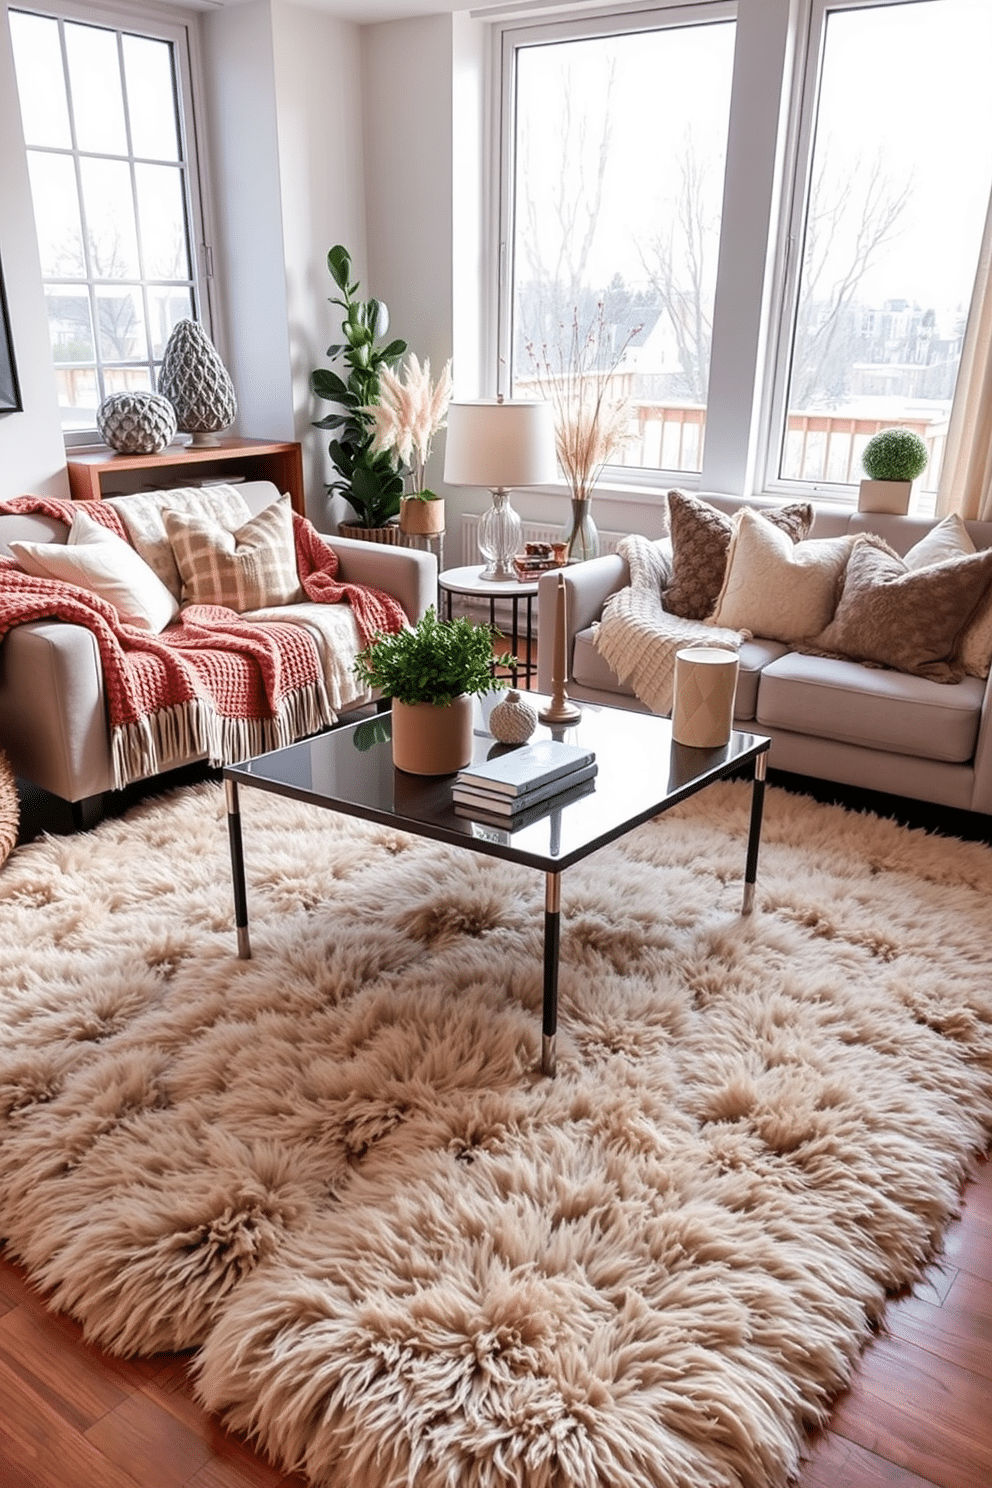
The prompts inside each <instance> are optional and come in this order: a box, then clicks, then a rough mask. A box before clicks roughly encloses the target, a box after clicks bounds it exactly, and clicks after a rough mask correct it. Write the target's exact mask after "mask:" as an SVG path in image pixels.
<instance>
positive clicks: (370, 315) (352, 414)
mask: <svg viewBox="0 0 992 1488" xmlns="http://www.w3.org/2000/svg"><path fill="white" fill-rule="evenodd" d="M327 268H328V272H329V273H330V276H331V278H332V279H333V280H334V283H335V284H336V286H337V288H338V289H339V290H340V295H334V296H332V297H331V299H330V303H331V304H332V305H339V306H340V307H341V309H342V310H343V311H344V318H343V320H342V322H341V333H342V336H343V338H344V339H343V340H342V341H340V342H338V343H337V344H335V345H332V346H329V347H328V348H327V355H328V356H329V357H330V358H331V359H332V360H340V362H341V363H342V365H343V369H344V371H345V372H346V375H345V376H342V375H341V373H340V372H337V371H334V370H333V369H330V368H326V367H320V368H318V369H317V371H315V372H313V373H312V374H311V377H310V386H311V388H312V389H313V391H314V393H315V394H316V396H317V397H318V398H323V399H325V400H326V401H327V402H329V403H336V404H337V405H338V408H339V410H340V412H337V413H329V414H327V415H326V417H324V418H322V419H318V420H315V422H314V427H315V428H317V429H329V430H332V431H333V432H334V438H333V439H331V440H330V441H329V442H328V446H327V449H328V453H329V454H330V457H331V462H332V463H333V465H334V469H335V471H336V472H337V474H336V477H335V479H334V480H333V481H331V482H330V484H329V485H328V487H327V490H328V493H329V494H330V495H334V493H335V492H340V493H341V495H342V496H344V497H345V498H346V500H347V501H348V502H349V503H350V505H351V506H352V507H353V508H354V511H355V515H356V517H357V518H358V520H359V522H360V523H361V524H362V525H363V526H365V527H384V526H385V525H386V523H387V522H389V521H391V520H392V518H393V517H395V516H397V515H398V514H399V510H400V500H401V497H402V495H403V476H402V473H401V469H400V463H399V460H398V458H397V456H396V453H395V451H394V450H391V449H386V450H383V449H376V450H374V449H373V443H374V440H375V424H374V421H373V420H372V419H371V418H370V417H369V415H368V412H367V409H368V408H369V407H370V406H372V405H374V404H376V403H378V401H379V379H380V377H381V375H382V372H383V370H384V369H391V368H393V367H394V366H395V365H396V363H397V362H398V361H399V359H400V357H402V355H403V353H404V352H405V351H406V342H405V341H401V340H399V339H396V340H393V341H389V342H387V343H385V344H382V343H383V341H384V338H385V336H386V333H387V331H388V329H389V311H388V310H387V309H386V306H385V305H384V304H383V302H382V301H381V300H377V299H368V300H363V299H361V298H360V297H359V293H358V291H359V282H358V280H357V279H354V280H353V279H352V269H351V255H350V254H349V253H348V250H347V249H346V248H344V247H342V245H341V244H340V243H338V244H337V245H336V246H335V247H333V248H332V249H331V250H330V252H329V253H328V255H327Z"/></svg>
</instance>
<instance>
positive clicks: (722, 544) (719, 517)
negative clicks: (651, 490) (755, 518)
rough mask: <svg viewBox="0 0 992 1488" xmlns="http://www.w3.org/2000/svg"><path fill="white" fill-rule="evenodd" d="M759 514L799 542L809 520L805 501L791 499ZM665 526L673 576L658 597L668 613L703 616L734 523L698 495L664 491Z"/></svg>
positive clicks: (718, 583)
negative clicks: (668, 538)
mask: <svg viewBox="0 0 992 1488" xmlns="http://www.w3.org/2000/svg"><path fill="white" fill-rule="evenodd" d="M761 515H762V516H763V517H765V518H767V520H768V521H769V522H774V523H775V526H776V527H781V528H782V530H783V532H786V533H788V535H789V537H791V538H792V541H793V542H799V541H800V540H801V539H802V538H804V537H805V536H806V534H807V533H808V532H809V529H810V528H811V527H812V525H813V508H812V506H811V505H810V503H809V502H808V501H803V502H795V503H794V504H793V505H791V506H780V507H776V508H775V509H774V510H770V511H769V510H764V509H762V510H761ZM668 530H669V532H670V534H671V538H672V579H671V583H670V584H669V585H668V587H667V589H665V590H664V592H663V594H662V596H661V600H662V604H663V605H664V606H665V609H666V610H667V611H668V613H669V614H670V615H679V616H681V618H682V619H683V620H706V619H708V618H709V616H710V615H711V614H712V613H713V607H714V605H715V604H716V601H717V596H718V595H719V593H720V590H721V589H722V588H723V580H724V576H725V574H726V571H727V553H728V551H729V549H730V538H731V535H732V533H733V530H734V524H733V521H732V520H731V518H730V517H728V516H727V515H726V514H725V513H724V512H722V511H720V510H719V509H718V508H717V507H715V506H711V505H710V504H709V502H708V501H703V500H701V499H700V497H698V496H690V495H688V494H687V493H686V492H685V491H669V493H668Z"/></svg>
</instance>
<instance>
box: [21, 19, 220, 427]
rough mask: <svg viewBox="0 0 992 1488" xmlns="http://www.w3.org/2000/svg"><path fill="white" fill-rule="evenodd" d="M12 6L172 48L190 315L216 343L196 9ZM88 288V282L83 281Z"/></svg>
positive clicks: (209, 211)
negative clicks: (181, 168)
mask: <svg viewBox="0 0 992 1488" xmlns="http://www.w3.org/2000/svg"><path fill="white" fill-rule="evenodd" d="M10 8H11V9H15V10H23V11H27V12H30V13H31V14H33V15H39V16H47V17H51V18H53V19H57V20H64V21H79V22H81V23H83V24H89V25H94V26H106V27H109V28H111V29H113V30H115V31H126V32H130V33H131V34H133V35H136V36H147V37H150V38H152V39H153V40H156V41H166V42H169V43H171V45H172V47H173V55H174V57H175V61H176V72H177V77H178V92H179V104H180V107H179V118H178V121H177V123H178V127H179V131H180V137H181V148H182V157H183V162H184V178H185V182H186V201H185V205H186V212H187V220H188V222H189V237H190V243H189V249H190V266H191V280H192V290H193V305H194V318H195V319H197V320H198V321H200V323H201V324H202V325H203V327H204V329H205V330H206V331H207V333H208V334H209V335H210V336H211V339H212V340H213V341H214V342H215V344H216V343H217V336H216V334H215V320H216V309H217V300H216V295H217V287H216V284H215V281H214V265H213V258H214V255H213V249H212V246H211V245H212V243H213V241H214V238H213V230H212V216H213V214H212V211H211V207H210V191H209V180H208V174H207V152H206V147H205V140H201V133H202V130H201V128H200V125H199V121H200V120H202V119H204V118H205V117H206V112H205V109H204V104H203V90H202V83H201V79H202V69H201V64H200V46H199V22H198V18H197V16H196V15H195V14H191V13H190V12H189V11H184V10H179V9H174V8H172V7H170V6H167V5H158V4H151V5H138V4H134V5H126V4H124V5H117V4H114V3H113V0H102V3H90V0H58V3H55V4H53V3H50V0H49V3H47V4H45V3H39V0H17V3H14V4H12V5H11V6H10ZM86 282H87V285H88V287H89V288H90V289H91V288H92V281H89V280H88V281H86ZM63 438H64V441H65V445H66V448H67V449H70V448H71V449H78V448H80V447H86V446H92V445H99V444H100V443H101V440H100V435H99V433H98V431H97V429H96V427H95V425H94V427H93V428H92V429H67V430H63Z"/></svg>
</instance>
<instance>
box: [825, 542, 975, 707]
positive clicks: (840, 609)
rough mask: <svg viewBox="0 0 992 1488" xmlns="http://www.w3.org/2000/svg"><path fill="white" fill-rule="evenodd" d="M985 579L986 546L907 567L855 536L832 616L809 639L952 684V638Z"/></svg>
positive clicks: (956, 671)
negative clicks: (927, 564)
mask: <svg viewBox="0 0 992 1488" xmlns="http://www.w3.org/2000/svg"><path fill="white" fill-rule="evenodd" d="M990 585H992V548H987V549H985V550H984V551H982V552H980V553H972V554H969V555H967V556H966V557H963V558H955V559H953V560H951V561H950V562H945V563H937V564H934V565H933V566H932V567H930V568H919V569H912V568H908V567H907V566H906V563H905V561H904V559H902V558H899V557H898V556H897V555H896V554H895V553H893V552H892V550H891V549H890V548H887V547H885V546H881V547H880V546H878V545H877V543H873V542H871V541H870V540H866V539H865V538H864V537H859V538H858V539H857V540H856V542H855V545H854V548H853V549H852V551H851V558H850V561H849V563H848V565H847V571H846V573H845V576H844V588H843V592H842V593H841V597H840V600H839V602H838V605H837V611H836V614H835V615H834V618H833V620H832V621H831V622H830V624H829V625H828V626H827V627H826V629H825V630H824V631H823V633H822V634H821V635H820V636H819V637H818V638H817V645H818V646H819V647H820V648H821V649H822V650H824V651H831V652H835V653H837V654H839V655H841V656H849V657H851V658H852V659H853V660H855V661H874V662H878V663H879V664H880V665H882V666H887V667H892V668H893V669H894V670H895V671H897V672H910V673H911V674H913V675H914V676H917V677H929V678H930V679H931V680H932V681H934V682H959V681H960V680H961V678H962V677H963V676H964V666H963V665H962V663H961V660H960V655H959V652H958V641H959V637H960V636H961V634H962V632H963V631H964V629H965V627H966V625H967V623H968V621H969V619H970V618H971V616H972V615H973V614H974V613H975V611H976V609H977V608H978V607H979V606H980V605H981V603H982V601H983V600H984V598H985V596H986V594H987V593H988V591H989V588H990Z"/></svg>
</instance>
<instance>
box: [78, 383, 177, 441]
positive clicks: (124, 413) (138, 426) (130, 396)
mask: <svg viewBox="0 0 992 1488" xmlns="http://www.w3.org/2000/svg"><path fill="white" fill-rule="evenodd" d="M96 426H97V428H98V429H99V430H100V437H101V439H102V440H103V442H104V443H105V444H109V445H110V448H111V449H113V450H116V451H117V452H118V454H121V455H157V454H158V452H159V450H163V449H165V446H166V445H167V444H171V443H172V441H173V439H175V437H176V410H175V409H174V408H173V406H172V404H171V403H170V402H169V400H168V398H163V397H162V396H161V394H160V393H145V392H135V393H110V394H109V395H108V396H107V397H106V398H104V400H103V402H102V403H101V404H100V407H99V408H98V409H97V414H96Z"/></svg>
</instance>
